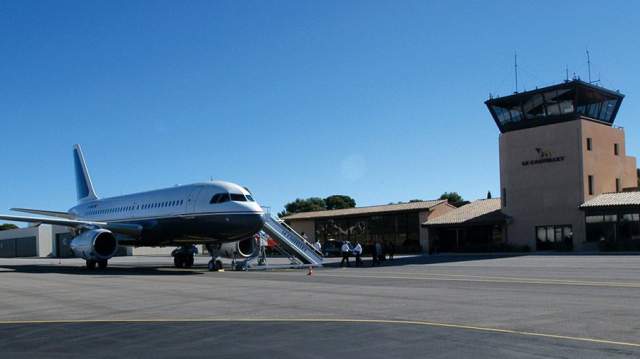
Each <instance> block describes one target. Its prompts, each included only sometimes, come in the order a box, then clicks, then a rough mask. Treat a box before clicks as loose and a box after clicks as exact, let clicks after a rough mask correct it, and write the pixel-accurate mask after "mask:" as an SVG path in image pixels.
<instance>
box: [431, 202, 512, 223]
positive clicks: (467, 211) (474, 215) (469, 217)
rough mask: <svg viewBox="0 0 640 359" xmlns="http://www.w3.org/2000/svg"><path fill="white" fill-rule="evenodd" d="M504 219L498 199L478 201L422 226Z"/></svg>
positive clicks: (493, 221)
mask: <svg viewBox="0 0 640 359" xmlns="http://www.w3.org/2000/svg"><path fill="white" fill-rule="evenodd" d="M505 218H506V216H505V215H504V214H503V213H502V212H501V211H500V198H491V199H479V200H477V201H473V202H471V203H469V204H466V205H464V206H462V207H459V208H456V209H454V210H453V211H450V212H447V213H445V214H443V215H441V216H438V217H435V218H430V219H429V220H428V221H426V222H424V223H423V225H425V226H430V225H449V224H474V223H475V224H481V223H496V222H502V221H504V220H505Z"/></svg>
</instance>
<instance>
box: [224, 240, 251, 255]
mask: <svg viewBox="0 0 640 359" xmlns="http://www.w3.org/2000/svg"><path fill="white" fill-rule="evenodd" d="M257 248H258V246H257V245H256V239H255V238H253V237H250V238H247V239H243V240H240V241H237V242H229V243H224V244H223V245H222V246H221V247H220V255H221V256H223V257H227V258H234V257H235V258H247V257H250V256H251V255H252V254H253V253H254V251H256V250H257ZM234 254H235V256H234Z"/></svg>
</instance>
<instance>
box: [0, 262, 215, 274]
mask: <svg viewBox="0 0 640 359" xmlns="http://www.w3.org/2000/svg"><path fill="white" fill-rule="evenodd" d="M206 270H207V269H206V267H194V268H191V269H177V268H174V267H169V266H164V267H163V266H159V267H148V266H145V267H118V266H110V267H109V268H106V269H94V270H89V269H87V268H85V267H81V266H73V265H55V264H54V265H33V264H25V265H0V276H2V275H3V274H7V273H16V272H17V273H55V274H75V275H149V276H152V275H154V276H189V275H201V274H204V272H206Z"/></svg>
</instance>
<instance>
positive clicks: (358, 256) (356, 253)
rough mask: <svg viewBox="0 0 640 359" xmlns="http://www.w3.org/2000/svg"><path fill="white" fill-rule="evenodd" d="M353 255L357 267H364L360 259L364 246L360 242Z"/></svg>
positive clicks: (354, 248) (357, 243)
mask: <svg viewBox="0 0 640 359" xmlns="http://www.w3.org/2000/svg"><path fill="white" fill-rule="evenodd" d="M353 255H354V256H355V257H356V267H360V266H361V265H362V259H361V258H360V256H361V255H362V246H361V245H360V242H356V246H355V247H353Z"/></svg>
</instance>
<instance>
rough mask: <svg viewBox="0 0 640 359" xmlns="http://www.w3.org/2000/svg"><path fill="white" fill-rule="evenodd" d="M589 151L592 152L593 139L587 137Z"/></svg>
mask: <svg viewBox="0 0 640 359" xmlns="http://www.w3.org/2000/svg"><path fill="white" fill-rule="evenodd" d="M587 151H591V137H587Z"/></svg>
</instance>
